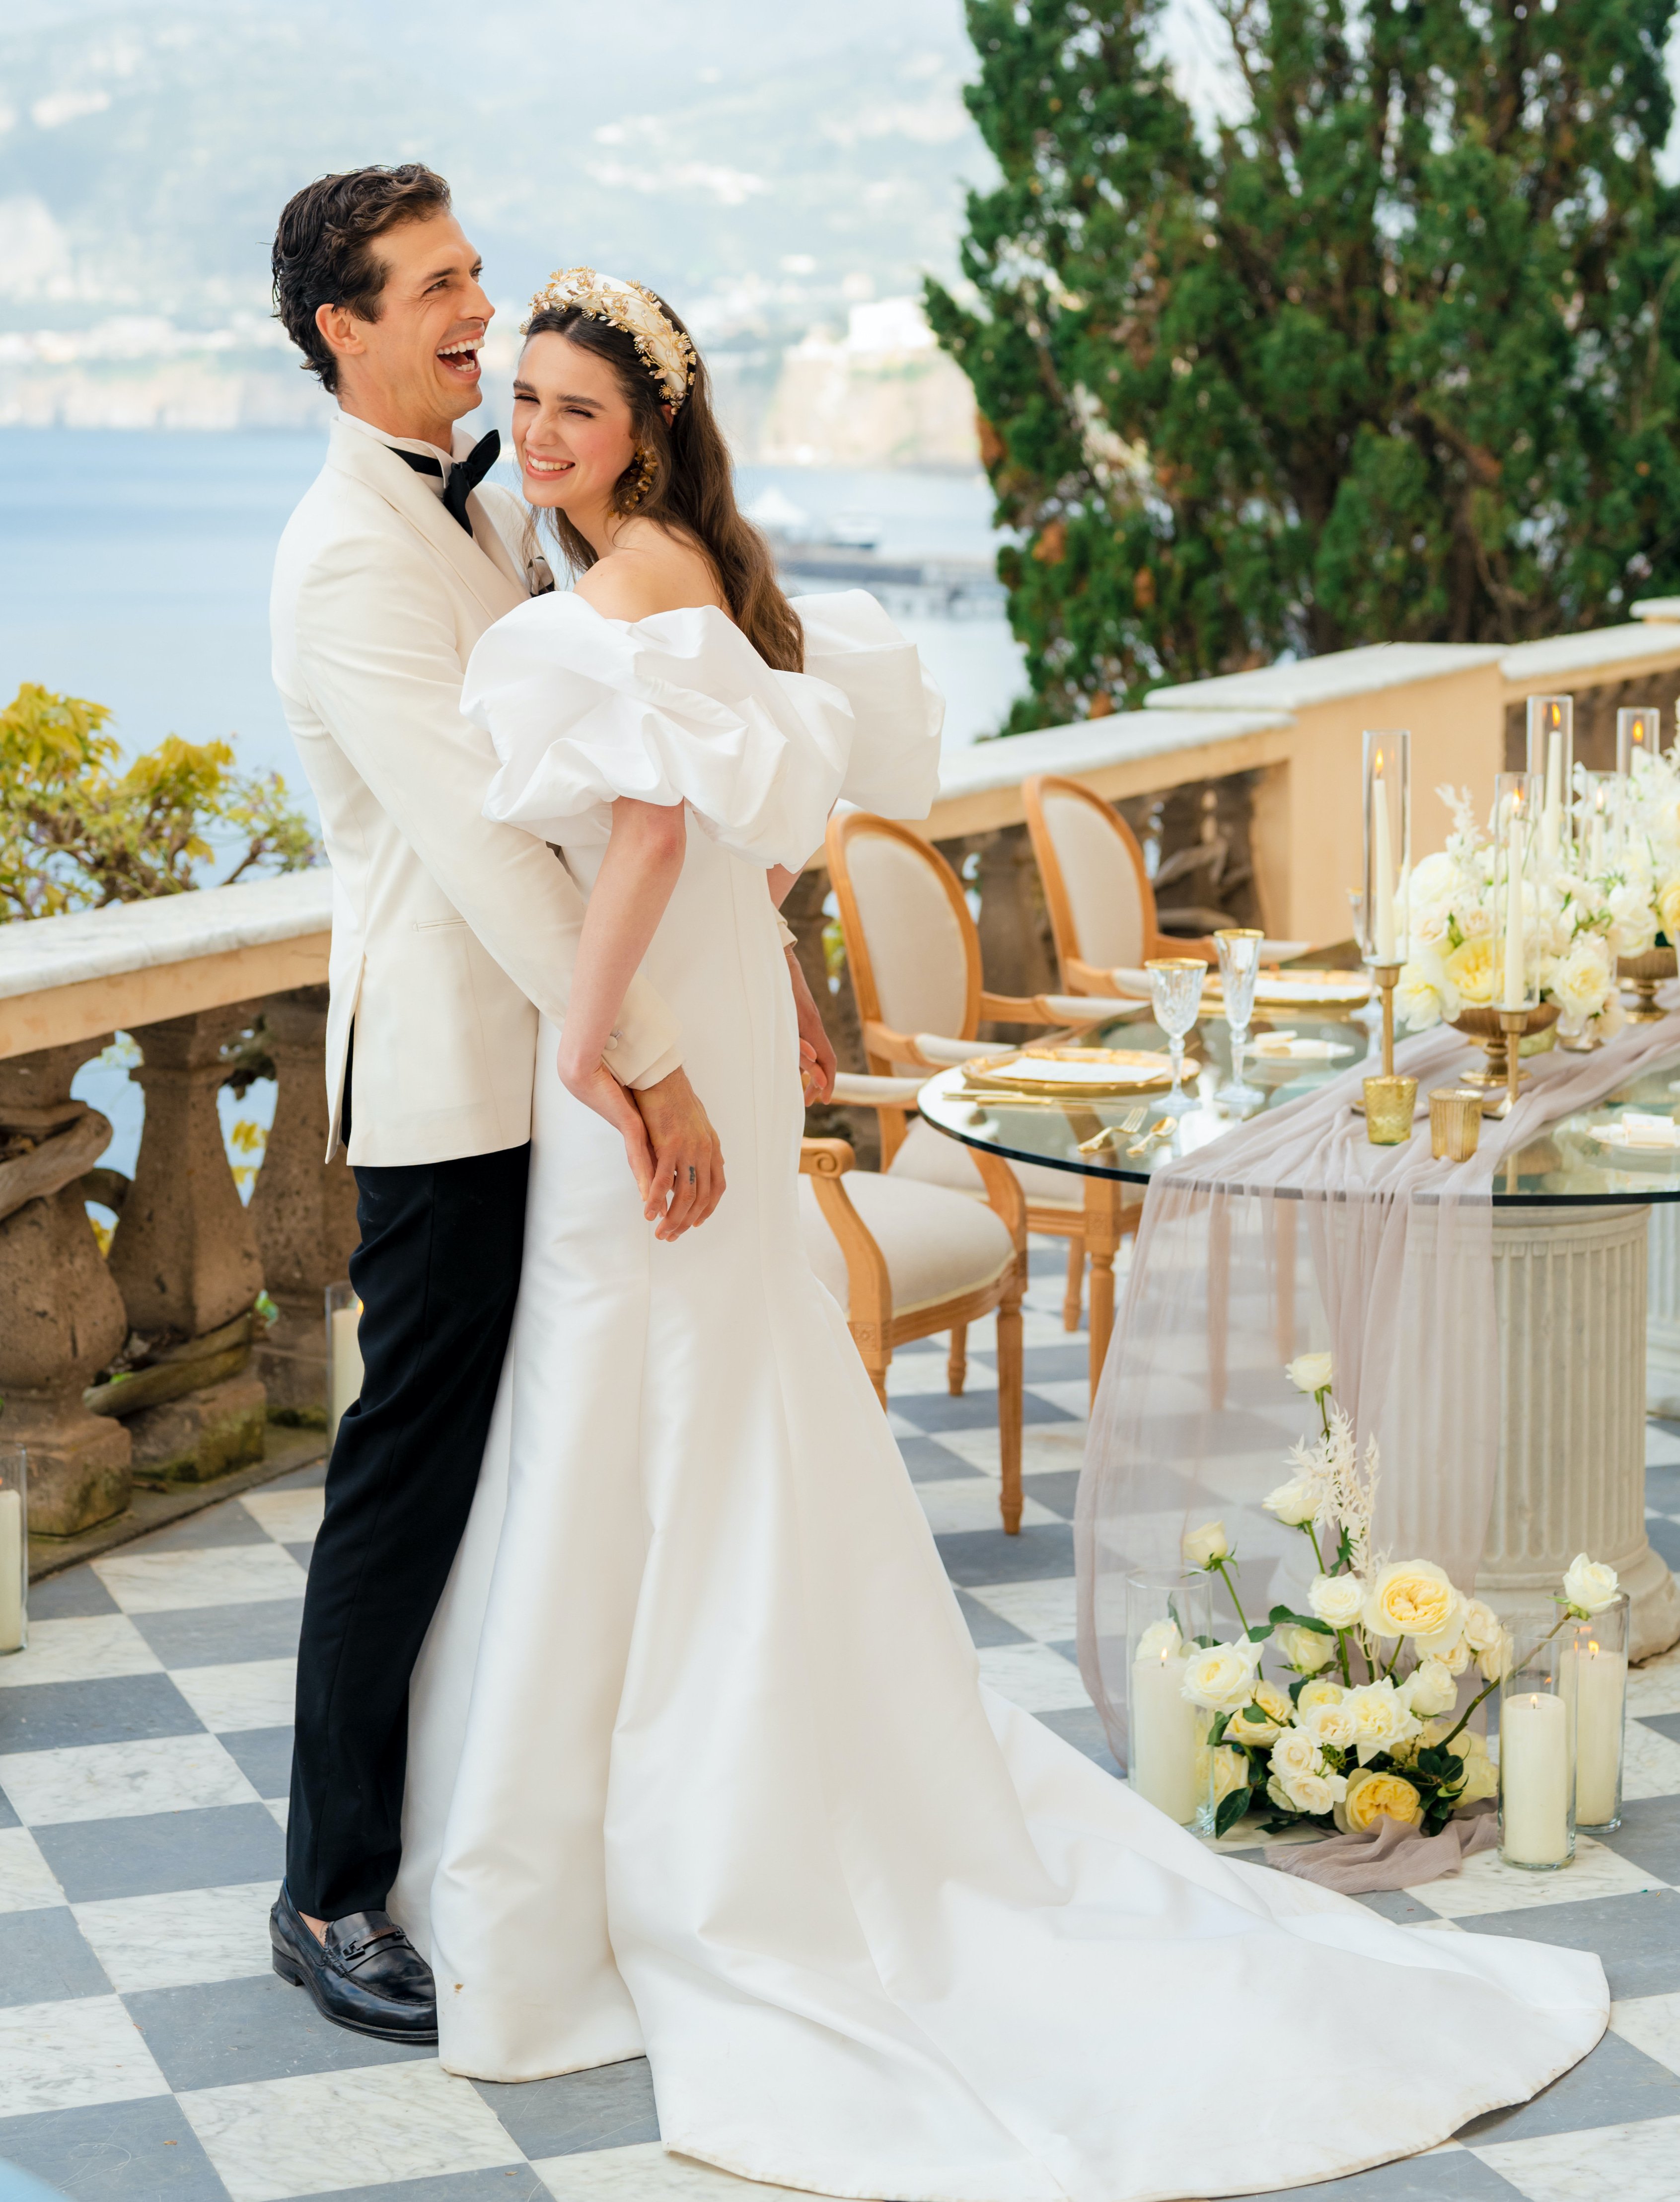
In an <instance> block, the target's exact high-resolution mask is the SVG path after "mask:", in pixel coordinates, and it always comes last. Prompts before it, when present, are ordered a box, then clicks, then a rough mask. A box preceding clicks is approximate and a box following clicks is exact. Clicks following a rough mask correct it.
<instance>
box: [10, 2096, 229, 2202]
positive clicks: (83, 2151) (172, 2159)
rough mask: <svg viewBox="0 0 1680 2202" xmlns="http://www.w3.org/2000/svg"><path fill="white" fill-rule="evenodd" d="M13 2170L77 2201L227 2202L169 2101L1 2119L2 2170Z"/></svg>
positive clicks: (155, 2098) (162, 2098)
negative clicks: (9, 2166) (16, 2168)
mask: <svg viewBox="0 0 1680 2202" xmlns="http://www.w3.org/2000/svg"><path fill="white" fill-rule="evenodd" d="M0 2164H16V2165H18V2166H19V2168H20V2169H21V2170H24V2171H26V2172H29V2173H32V2175H33V2176H34V2177H36V2178H37V2179H42V2180H44V2181H46V2183H47V2185H48V2186H49V2187H52V2188H54V2189H55V2190H56V2192H58V2193H62V2194H64V2195H66V2196H71V2197H73V2198H74V2202H227V2189H226V2187H224V2186H223V2185H222V2183H221V2181H220V2179H219V2178H218V2177H217V2176H216V2174H215V2172H214V2170H213V2169H212V2167H211V2164H210V2159H209V2157H207V2156H206V2155H205V2153H204V2152H203V2148H202V2147H201V2146H199V2141H198V2136H197V2134H195V2133H194V2132H193V2130H192V2128H191V2126H190V2125H189V2124H188V2123H187V2122H186V2120H185V2117H183V2116H182V2114H181V2107H180V2105H179V2103H177V2102H175V2101H174V2100H173V2099H172V2098H171V2097H169V2096H167V2095H154V2096H151V2097H150V2099H145V2100H143V2101H140V2102H133V2103H100V2104H97V2105H94V2106H93V2107H91V2109H86V2110H73V2111H36V2112H35V2113H34V2115H33V2116H32V2117H21V2118H0ZM0 2192H3V2186H0Z"/></svg>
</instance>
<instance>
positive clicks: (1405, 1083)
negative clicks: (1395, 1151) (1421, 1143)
mask: <svg viewBox="0 0 1680 2202" xmlns="http://www.w3.org/2000/svg"><path fill="white" fill-rule="evenodd" d="M1417 1105H1418V1081H1417V1080H1416V1079H1415V1078H1399V1077H1395V1078H1367V1079H1366V1081H1365V1135H1366V1139H1369V1140H1370V1142H1371V1144H1372V1146H1373V1147H1403V1146H1404V1145H1405V1144H1406V1142H1407V1140H1408V1139H1410V1138H1411V1136H1412V1111H1413V1110H1414V1109H1415V1108H1416V1107H1417Z"/></svg>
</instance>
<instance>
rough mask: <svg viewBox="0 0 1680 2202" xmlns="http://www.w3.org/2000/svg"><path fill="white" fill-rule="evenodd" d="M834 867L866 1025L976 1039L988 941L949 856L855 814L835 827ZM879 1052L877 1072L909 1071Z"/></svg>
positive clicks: (903, 830) (887, 823) (890, 825)
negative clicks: (983, 952) (982, 964)
mask: <svg viewBox="0 0 1680 2202" xmlns="http://www.w3.org/2000/svg"><path fill="white" fill-rule="evenodd" d="M828 863H829V871H830V873H831V876H832V878H833V880H834V892H835V895H836V898H837V900H838V902H839V904H840V918H841V923H842V926H843V928H844V931H845V935H846V951H847V960H848V962H849V964H850V966H851V974H852V985H853V987H854V988H855V992H856V994H857V1005H858V1015H859V1016H860V1017H861V1019H862V1020H863V1022H864V1023H865V1025H866V1026H868V1025H871V1024H876V1025H884V1026H885V1027H888V1028H889V1029H890V1031H892V1032H895V1033H911V1034H913V1033H944V1034H945V1035H947V1036H948V1037H949V1038H950V1039H973V1037H974V1035H975V1033H976V1032H977V1031H978V1027H979V1022H980V944H979V937H978V934H977V933H976V931H975V928H974V921H973V919H972V916H970V914H969V910H968V904H967V903H966V900H965V899H964V897H963V892H962V882H961V881H960V880H959V879H958V877H957V875H956V874H955V872H954V871H953V870H952V869H951V868H950V866H949V864H948V863H946V862H945V859H944V858H943V857H942V856H941V855H940V854H939V851H937V849H936V848H934V846H933V845H932V844H931V842H927V841H924V840H923V839H921V837H920V835H919V834H917V833H911V832H910V831H909V830H908V827H903V826H900V825H897V824H896V823H895V822H894V821H892V820H891V819H888V818H877V817H875V816H873V815H872V814H871V813H870V812H868V811H862V810H855V811H851V812H849V813H847V814H846V815H843V816H841V817H837V818H835V819H832V820H831V821H830V824H829V828H828ZM870 1052H871V1057H872V1060H871V1064H870V1067H871V1069H881V1070H888V1069H896V1068H898V1067H899V1066H896V1065H893V1064H891V1063H890V1061H889V1060H887V1059H885V1058H882V1059H880V1060H878V1061H877V1060H876V1059H875V1055H876V1051H873V1050H871V1051H870ZM902 1068H903V1069H906V1070H913V1069H914V1068H915V1065H914V1064H912V1063H906V1064H904V1065H903V1066H902ZM924 1075H925V1074H924Z"/></svg>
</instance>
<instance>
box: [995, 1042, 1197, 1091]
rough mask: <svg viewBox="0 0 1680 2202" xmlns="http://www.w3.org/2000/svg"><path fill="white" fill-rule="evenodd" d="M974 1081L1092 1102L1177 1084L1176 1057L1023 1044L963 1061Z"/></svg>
mask: <svg viewBox="0 0 1680 2202" xmlns="http://www.w3.org/2000/svg"><path fill="white" fill-rule="evenodd" d="M962 1068H963V1076H964V1078H965V1079H966V1080H967V1082H968V1083H969V1085H970V1086H984V1088H985V1089H986V1091H987V1092H995V1093H1008V1092H1015V1093H1031V1094H1047V1095H1049V1097H1050V1098H1053V1099H1054V1100H1058V1101H1093V1100H1101V1099H1103V1098H1105V1097H1107V1096H1112V1095H1113V1094H1117V1093H1144V1092H1148V1090H1149V1089H1150V1088H1151V1087H1152V1086H1170V1085H1171V1084H1172V1057H1171V1056H1170V1055H1162V1054H1160V1052H1159V1051H1156V1050H1154V1049H1150V1048H1142V1047H1018V1048H1012V1049H1011V1050H1010V1051H1009V1053H1008V1054H1007V1055H996V1056H985V1057H981V1058H979V1059H978V1060H977V1061H976V1062H973V1063H965V1064H964V1065H963V1067H962Z"/></svg>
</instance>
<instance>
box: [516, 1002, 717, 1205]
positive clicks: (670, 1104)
mask: <svg viewBox="0 0 1680 2202" xmlns="http://www.w3.org/2000/svg"><path fill="white" fill-rule="evenodd" d="M556 1067H557V1069H558V1070H559V1072H560V1080H561V1085H562V1086H565V1088H566V1090H567V1092H568V1093H570V1094H572V1095H573V1097H574V1098H576V1099H577V1100H579V1101H581V1102H582V1103H583V1104H584V1107H585V1108H587V1109H593V1110H594V1111H595V1113H596V1116H603V1117H605V1119H606V1120H607V1122H608V1123H609V1124H610V1125H611V1126H612V1127H613V1128H614V1131H615V1132H617V1133H618V1134H619V1135H620V1138H621V1139H623V1141H624V1151H625V1157H626V1161H627V1162H628V1163H629V1164H630V1168H631V1175H633V1176H634V1178H635V1180H636V1190H637V1193H638V1194H639V1195H640V1197H641V1201H642V1213H643V1216H646V1218H647V1219H648V1221H649V1223H651V1224H653V1225H654V1226H655V1231H654V1236H655V1238H656V1239H663V1240H665V1241H667V1243H668V1242H669V1241H670V1240H672V1239H680V1238H681V1237H682V1235H683V1233H684V1232H685V1231H691V1230H693V1229H694V1228H695V1227H696V1225H698V1224H702V1223H703V1222H705V1221H706V1219H707V1217H708V1216H710V1214H711V1213H712V1211H713V1210H714V1208H715V1207H716V1206H717V1204H718V1203H719V1201H720V1200H721V1199H722V1198H723V1195H724V1167H723V1149H722V1148H721V1146H720V1145H719V1142H718V1135H717V1133H716V1132H714V1130H713V1128H712V1125H711V1122H710V1121H709V1119H708V1116H707V1115H706V1111H705V1110H704V1109H703V1108H702V1106H701V1104H700V1100H699V1098H698V1096H697V1095H696V1092H695V1091H694V1089H693V1087H692V1086H690V1084H689V1081H688V1078H687V1075H686V1074H685V1073H684V1071H682V1070H680V1069H678V1070H673V1071H671V1072H670V1073H669V1074H668V1075H667V1076H666V1077H664V1078H661V1080H659V1082H658V1084H657V1085H655V1086H648V1087H646V1088H645V1089H644V1090H643V1092H639V1093H627V1092H626V1091H625V1089H624V1087H623V1086H620V1084H619V1081H618V1080H617V1079H616V1078H614V1076H613V1075H612V1073H611V1072H610V1071H609V1070H608V1069H606V1067H605V1066H604V1064H602V1063H601V1062H600V1060H599V1059H598V1058H597V1059H596V1062H595V1063H592V1064H590V1065H589V1066H587V1067H584V1065H582V1064H579V1063H572V1062H570V1061H569V1060H568V1058H567V1053H566V1050H565V1047H564V1045H562V1046H561V1051H560V1056H559V1060H558V1063H557V1065H556Z"/></svg>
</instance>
